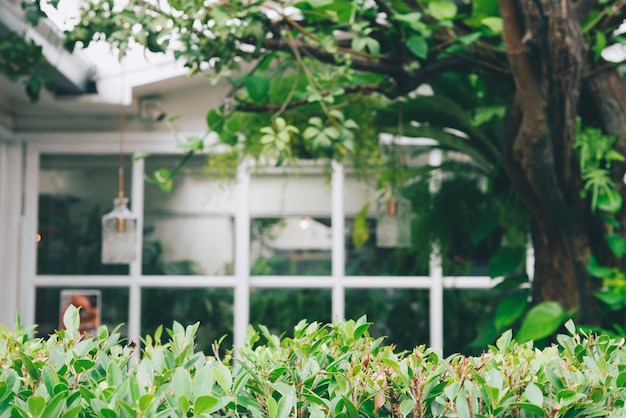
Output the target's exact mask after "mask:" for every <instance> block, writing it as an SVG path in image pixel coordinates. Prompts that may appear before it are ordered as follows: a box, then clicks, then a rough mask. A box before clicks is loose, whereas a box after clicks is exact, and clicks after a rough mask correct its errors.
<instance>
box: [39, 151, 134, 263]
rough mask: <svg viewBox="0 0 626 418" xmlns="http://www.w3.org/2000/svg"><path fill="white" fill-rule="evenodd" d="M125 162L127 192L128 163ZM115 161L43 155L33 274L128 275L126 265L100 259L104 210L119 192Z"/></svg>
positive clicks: (127, 190)
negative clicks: (35, 269) (35, 258)
mask: <svg viewBox="0 0 626 418" xmlns="http://www.w3.org/2000/svg"><path fill="white" fill-rule="evenodd" d="M124 161H125V170H126V173H127V175H126V176H125V177H124V180H125V181H124V182H125V186H124V187H125V194H126V196H130V195H131V190H130V183H131V182H130V180H131V179H130V178H131V175H130V173H131V171H132V162H131V160H130V158H128V157H126V158H125V159H124ZM118 164H119V157H118V156H115V155H42V156H41V170H40V173H39V214H38V222H39V224H38V234H37V241H38V244H37V274H128V265H117V264H102V263H101V262H100V256H101V248H102V215H104V214H106V213H108V212H110V211H111V210H112V209H113V199H114V198H116V197H117V194H118V166H119V165H118ZM130 203H131V209H132V202H130Z"/></svg>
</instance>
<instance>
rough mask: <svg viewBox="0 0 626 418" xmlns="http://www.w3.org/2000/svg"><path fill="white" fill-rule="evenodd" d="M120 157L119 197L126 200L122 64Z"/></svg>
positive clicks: (122, 77)
mask: <svg viewBox="0 0 626 418" xmlns="http://www.w3.org/2000/svg"><path fill="white" fill-rule="evenodd" d="M120 86H121V87H120V89H121V94H120V155H119V162H118V165H119V167H118V174H117V180H118V197H119V198H120V199H124V119H125V117H124V65H123V64H122V74H121V81H120Z"/></svg>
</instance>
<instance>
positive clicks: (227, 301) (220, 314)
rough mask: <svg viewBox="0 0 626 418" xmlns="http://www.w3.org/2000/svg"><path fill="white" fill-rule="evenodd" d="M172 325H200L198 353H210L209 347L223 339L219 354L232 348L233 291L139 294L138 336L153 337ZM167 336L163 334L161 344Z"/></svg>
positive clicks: (169, 290)
mask: <svg viewBox="0 0 626 418" xmlns="http://www.w3.org/2000/svg"><path fill="white" fill-rule="evenodd" d="M174 321H177V322H179V323H180V324H182V325H183V326H187V325H192V324H195V323H196V322H200V327H199V328H198V333H197V335H196V346H197V349H198V350H202V351H204V352H205V353H206V354H209V353H212V349H211V345H212V344H213V343H214V342H215V341H218V340H220V339H221V338H222V337H223V336H226V337H225V338H224V340H223V342H222V344H221V346H220V347H221V349H222V350H230V349H231V348H232V345H233V290H232V289H222V288H201V289H197V288H193V289H192V288H189V289H187V288H149V289H143V290H142V291H141V335H142V336H143V337H145V336H146V335H154V332H155V331H156V329H157V328H158V327H159V325H163V327H164V328H167V329H171V328H172V324H173V322H174ZM167 336H168V334H167V333H165V332H164V333H163V342H165V341H166V338H167Z"/></svg>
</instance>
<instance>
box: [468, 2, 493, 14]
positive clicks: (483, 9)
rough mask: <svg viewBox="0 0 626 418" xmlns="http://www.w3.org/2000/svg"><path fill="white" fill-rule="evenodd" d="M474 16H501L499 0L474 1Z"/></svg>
mask: <svg viewBox="0 0 626 418" xmlns="http://www.w3.org/2000/svg"><path fill="white" fill-rule="evenodd" d="M472 15H476V16H499V15H500V6H499V4H498V0H473V1H472Z"/></svg>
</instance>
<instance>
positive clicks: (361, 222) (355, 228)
mask: <svg viewBox="0 0 626 418" xmlns="http://www.w3.org/2000/svg"><path fill="white" fill-rule="evenodd" d="M369 206H370V205H369V203H366V204H365V205H364V206H363V207H362V208H361V210H359V212H358V213H357V214H356V217H355V218H354V224H353V225H352V244H353V245H354V248H355V249H359V248H361V247H362V246H363V245H364V244H365V243H366V242H367V240H368V239H369V237H370V230H369V226H368V224H367V211H368V210H369Z"/></svg>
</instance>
